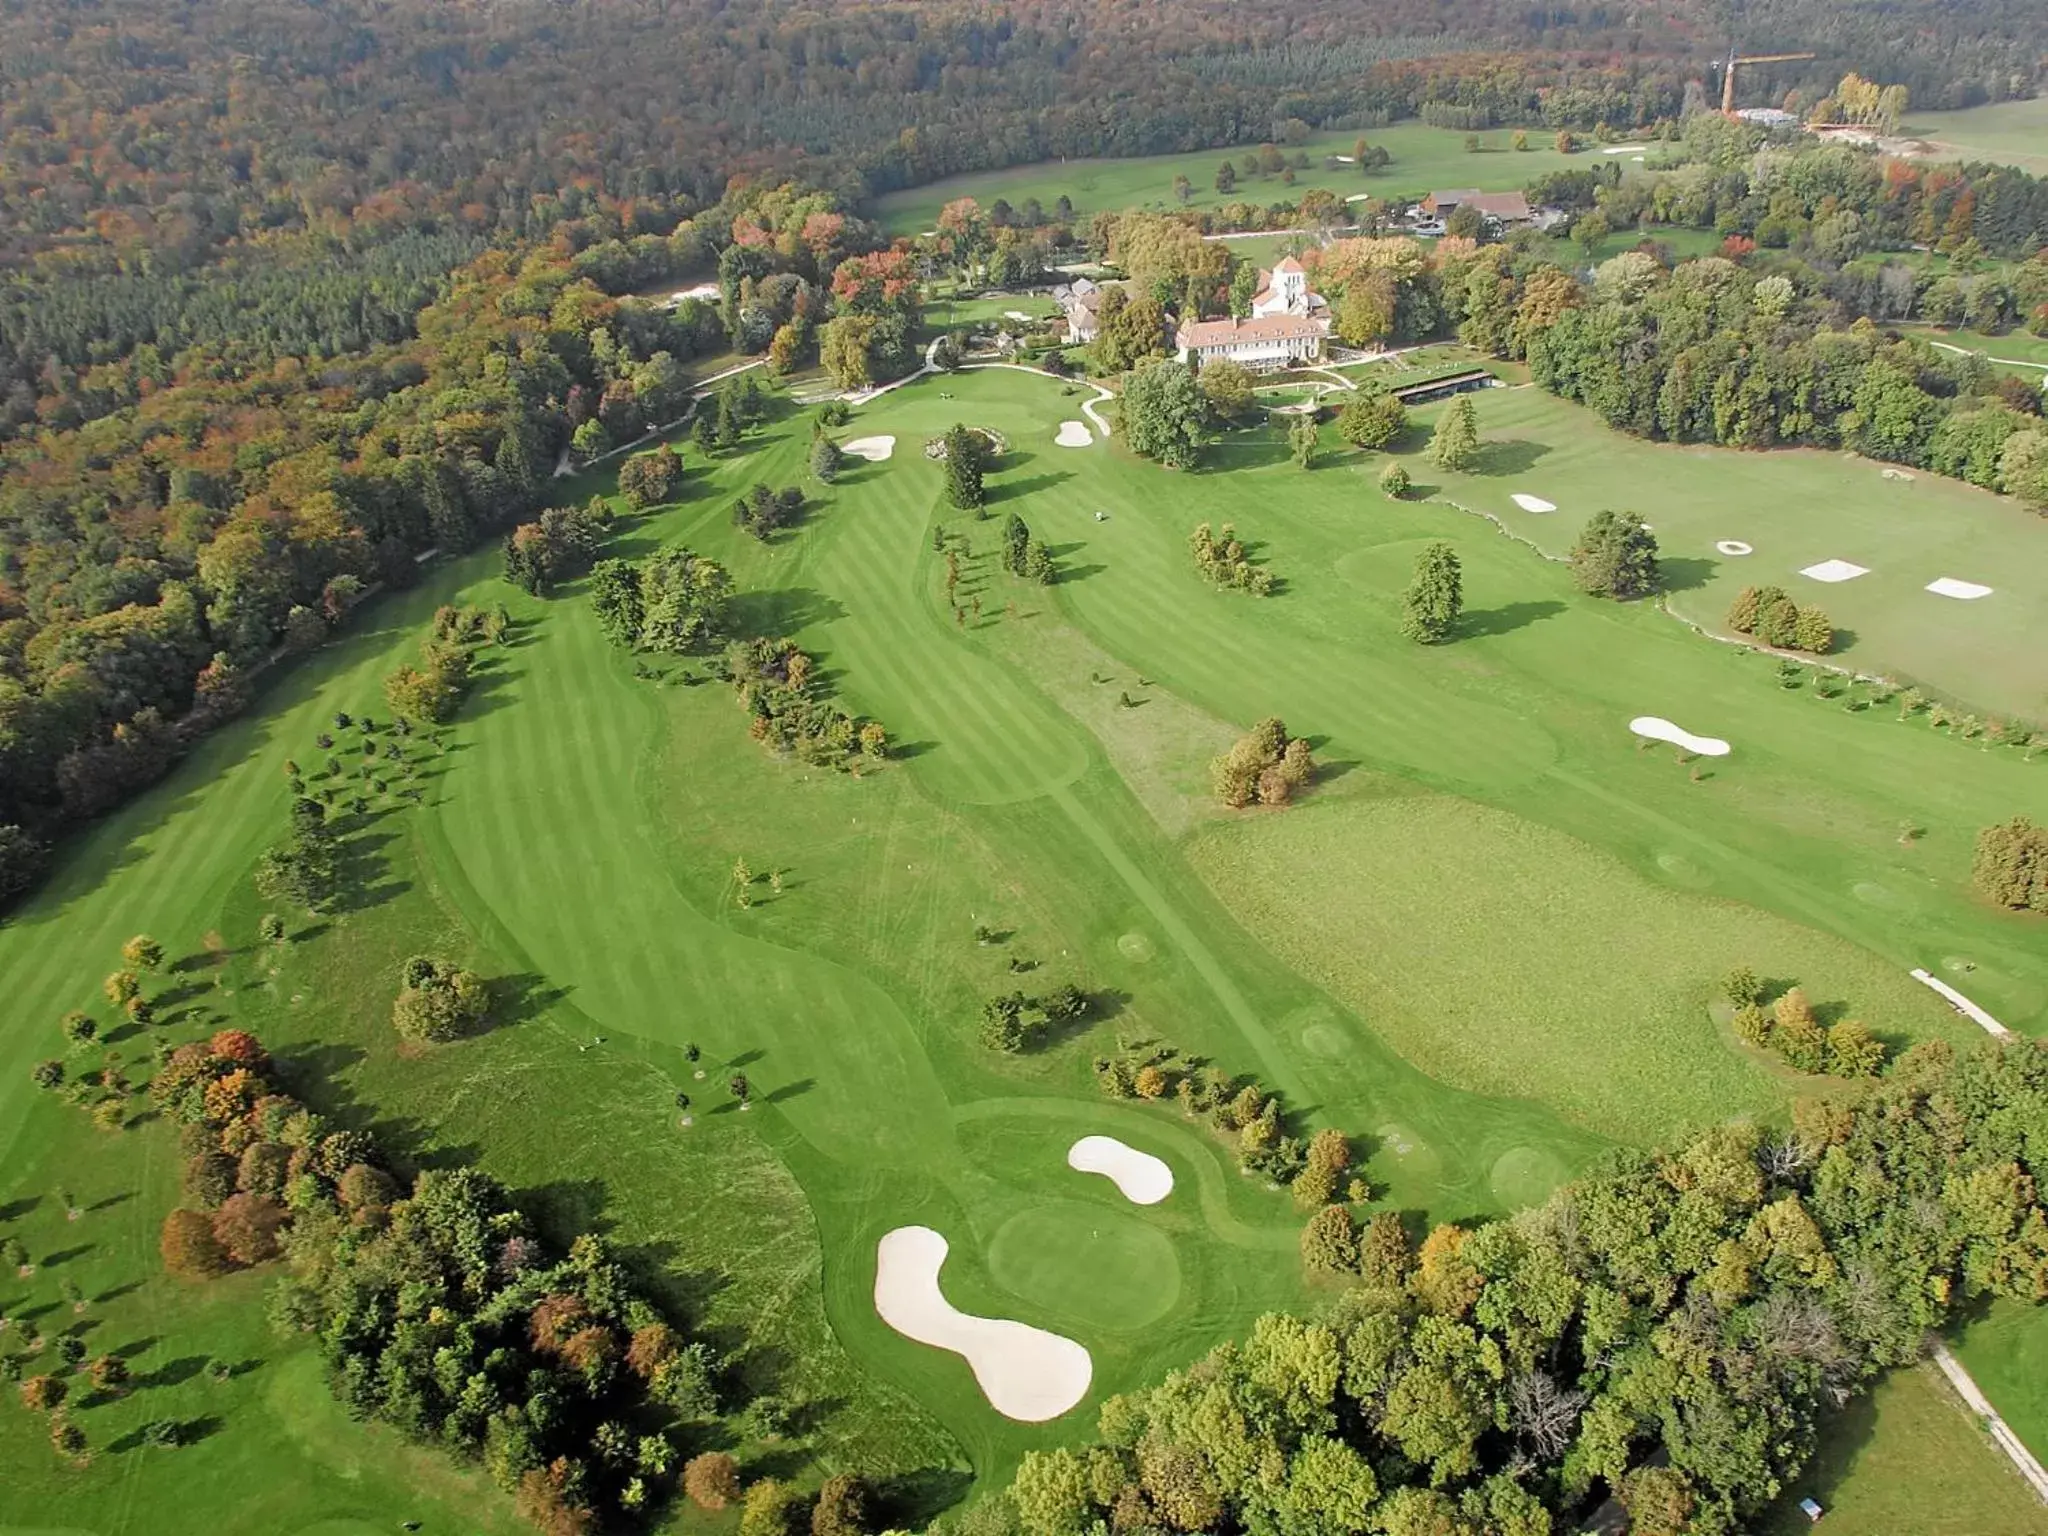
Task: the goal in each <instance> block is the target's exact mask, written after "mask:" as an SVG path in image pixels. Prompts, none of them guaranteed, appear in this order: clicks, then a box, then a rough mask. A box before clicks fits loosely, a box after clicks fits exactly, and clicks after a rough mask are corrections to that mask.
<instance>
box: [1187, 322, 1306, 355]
mask: <svg viewBox="0 0 2048 1536" xmlns="http://www.w3.org/2000/svg"><path fill="white" fill-rule="evenodd" d="M1325 334H1327V331H1326V329H1325V327H1324V325H1323V322H1322V321H1320V320H1317V319H1313V318H1311V317H1308V316H1304V315H1261V316H1260V317H1259V318H1258V319H1256V320H1197V321H1196V322H1194V324H1192V325H1183V326H1181V328H1180V331H1179V333H1178V340H1179V342H1180V344H1181V345H1182V346H1184V347H1215V346H1222V345H1224V344H1225V343H1227V342H1233V341H1297V340H1304V339H1306V338H1308V337H1311V336H1313V337H1316V338H1319V339H1320V338H1321V337H1322V336H1324V335H1325Z"/></svg>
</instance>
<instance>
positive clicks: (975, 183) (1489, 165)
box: [870, 122, 1599, 235]
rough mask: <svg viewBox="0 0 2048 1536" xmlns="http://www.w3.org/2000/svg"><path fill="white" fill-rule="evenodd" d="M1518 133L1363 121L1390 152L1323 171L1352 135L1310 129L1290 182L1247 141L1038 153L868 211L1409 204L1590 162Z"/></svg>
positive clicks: (914, 217) (921, 221)
mask: <svg viewBox="0 0 2048 1536" xmlns="http://www.w3.org/2000/svg"><path fill="white" fill-rule="evenodd" d="M1528 133H1529V146H1530V147H1529V148H1528V149H1526V150H1523V151H1520V152H1516V151H1514V150H1512V149H1510V148H1509V147H1508V146H1509V144H1510V143H1511V141H1512V134H1511V130H1508V129H1498V128H1497V129H1493V130H1491V131H1489V132H1486V133H1482V134H1479V135H1477V138H1478V140H1479V143H1480V146H1481V147H1480V149H1479V151H1478V152H1477V153H1473V152H1470V151H1468V150H1467V149H1466V148H1465V139H1466V135H1465V134H1463V133H1462V132H1459V131H1457V130H1456V129H1451V128H1432V127H1429V126H1428V125H1427V124H1425V123H1412V122H1411V123H1394V124H1391V125H1389V126H1388V127H1385V128H1368V129H1366V130H1365V132H1364V137H1365V139H1366V141H1367V142H1368V143H1370V144H1373V145H1375V146H1378V147H1380V148H1383V149H1385V150H1386V151H1387V152H1388V153H1389V154H1390V155H1392V156H1393V159H1392V161H1391V162H1390V163H1389V164H1387V165H1386V166H1384V167H1382V168H1380V169H1378V170H1375V171H1372V172H1370V173H1367V174H1361V173H1360V172H1359V170H1358V168H1357V167H1356V166H1355V165H1338V166H1336V167H1335V168H1334V169H1332V168H1330V167H1328V166H1326V164H1325V161H1326V159H1327V158H1328V157H1329V156H1331V155H1348V154H1350V153H1351V148H1352V145H1353V144H1354V143H1355V142H1356V141H1357V139H1358V138H1359V134H1357V133H1319V134H1314V135H1311V136H1310V138H1309V139H1308V141H1307V142H1306V143H1305V144H1302V145H1299V146H1296V145H1287V146H1283V152H1284V153H1286V154H1288V155H1292V154H1293V153H1294V151H1295V150H1296V149H1297V148H1300V149H1303V150H1306V151H1307V153H1308V156H1309V168H1308V169H1307V170H1304V171H1296V172H1295V178H1296V179H1295V184H1294V185H1292V186H1289V185H1288V184H1287V183H1285V182H1283V181H1282V180H1281V179H1280V176H1279V174H1278V173H1275V174H1273V175H1270V176H1259V175H1256V174H1254V172H1253V171H1252V169H1251V167H1252V165H1253V163H1254V160H1255V157H1256V156H1257V154H1258V148H1259V146H1258V145H1257V144H1234V145H1229V146H1226V147H1224V148H1221V149H1200V150H1194V151H1190V152H1188V153H1184V154H1175V155H1146V156H1138V157H1133V158H1128V159H1105V160H1067V161H1054V160H1047V161H1041V162H1039V163H1037V164H1034V165H1019V166H1012V167H1010V168H1009V169H1007V170H1001V171H977V172H972V173H970V174H967V175H963V176H951V177H948V178H946V179H945V180H944V181H935V182H931V183H929V184H928V185H925V186H922V187H909V188H905V189H904V190H903V191H900V192H888V193H884V194H883V195H882V196H881V197H878V198H876V199H875V200H874V203H873V205H872V208H871V210H870V212H871V214H872V216H873V217H874V218H875V219H877V220H878V221H879V222H880V223H881V225H882V227H883V229H884V230H885V231H887V232H888V233H889V234H892V235H916V234H920V233H922V232H923V231H925V230H927V229H931V228H933V227H934V226H935V225H936V223H937V222H938V217H939V210H940V209H941V208H943V207H944V206H945V205H946V204H947V203H949V202H951V201H953V200H954V199H955V198H960V197H972V198H974V199H975V200H976V201H978V202H979V203H980V204H981V205H982V206H983V207H984V208H986V207H988V206H989V205H990V204H991V203H993V202H994V201H995V200H996V199H997V198H999V197H1000V198H1005V199H1007V200H1008V201H1009V203H1010V205H1011V206H1012V207H1014V208H1019V209H1021V208H1022V207H1023V206H1024V200H1025V199H1026V198H1029V197H1035V198H1037V199H1038V200H1039V202H1040V203H1041V204H1042V205H1043V206H1044V208H1045V211H1046V215H1047V217H1051V216H1052V213H1053V205H1054V203H1055V202H1056V201H1057V200H1058V199H1059V198H1061V197H1062V196H1064V197H1067V198H1069V199H1071V200H1072V202H1073V205H1074V212H1075V213H1076V215H1085V214H1090V213H1100V212H1103V211H1104V210H1116V209H1125V208H1154V209H1166V208H1177V207H1183V206H1185V207H1189V208H1219V207H1222V206H1223V205H1224V204H1226V203H1234V202H1245V203H1254V204H1259V205H1265V204H1270V203H1288V204H1295V203H1299V202H1300V201H1301V198H1302V194H1303V193H1305V192H1307V191H1309V190H1310V189H1311V188H1313V187H1324V188H1327V189H1328V190H1330V191H1332V192H1334V193H1336V194H1337V195H1338V196H1339V197H1349V196H1351V195H1352V194H1353V193H1357V192H1367V193H1370V194H1371V195H1372V196H1374V197H1380V198H1387V199H1390V200H1391V199H1395V198H1406V199H1408V200H1410V201H1413V200H1415V199H1417V198H1420V197H1422V196H1423V195H1424V194H1426V193H1428V192H1431V191H1434V190H1436V189H1438V188H1448V187H1476V188H1478V189H1479V190H1480V191H1482V192H1510V191H1517V190H1519V189H1521V188H1523V187H1526V186H1527V185H1528V184H1529V183H1530V182H1532V181H1534V180H1535V179H1536V178H1537V177H1538V176H1541V175H1543V174H1545V173H1546V172H1549V171H1554V170H1558V169H1560V168H1562V167H1565V166H1577V165H1586V164H1590V163H1592V162H1593V161H1594V160H1596V159H1598V158H1599V157H1598V156H1597V155H1596V156H1590V157H1589V156H1588V155H1586V154H1577V155H1561V154H1559V153H1558V152H1557V148H1556V144H1555V140H1556V135H1555V134H1554V133H1546V132H1544V131H1543V130H1542V129H1538V128H1532V129H1530V130H1528ZM1225 160H1228V161H1230V162H1231V163H1232V164H1233V165H1234V166H1236V168H1237V172H1238V180H1237V187H1236V190H1235V191H1233V192H1232V193H1231V194H1230V195H1229V196H1227V197H1226V196H1223V195H1221V194H1219V193H1218V192H1217V191H1216V168H1217V167H1218V166H1219V165H1221V164H1222V163H1223V162H1224V161H1225ZM1176 176H1185V177H1187V178H1188V181H1189V182H1190V183H1191V185H1192V193H1191V195H1190V196H1189V198H1188V200H1187V202H1186V203H1185V204H1182V203H1180V202H1179V201H1178V200H1177V199H1176V198H1175V197H1174V194H1173V179H1174V177H1176Z"/></svg>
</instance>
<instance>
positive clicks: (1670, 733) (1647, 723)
mask: <svg viewBox="0 0 2048 1536" xmlns="http://www.w3.org/2000/svg"><path fill="white" fill-rule="evenodd" d="M1628 728H1629V729H1630V730H1632V731H1634V732H1635V733H1636V734H1637V735H1638V736H1647V737H1649V738H1650V740H1652V741H1668V742H1670V743H1671V744H1672V745H1673V746H1675V747H1683V748H1685V750H1686V751H1688V752H1697V753H1698V754H1699V755H1700V756H1701V757H1726V756H1727V755H1728V743H1727V742H1725V741H1723V740H1722V739H1721V738H1720V737H1718V736H1695V735H1693V733H1692V732H1691V731H1688V730H1685V729H1683V728H1681V727H1679V726H1676V725H1673V724H1672V723H1671V722H1670V721H1669V720H1666V719H1665V718H1664V717H1663V716H1662V715H1637V716H1636V717H1635V719H1633V720H1631V721H1629V723H1628Z"/></svg>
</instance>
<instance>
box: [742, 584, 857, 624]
mask: <svg viewBox="0 0 2048 1536" xmlns="http://www.w3.org/2000/svg"><path fill="white" fill-rule="evenodd" d="M728 611H729V613H730V614H731V625H730V627H731V632H732V633H733V634H736V635H771V636H774V635H792V634H795V633H796V632H797V631H798V630H800V629H805V628H807V627H809V626H810V625H813V624H830V623H831V622H832V621H833V620H835V619H843V618H845V617H846V608H845V605H844V604H842V603H841V602H840V601H839V600H838V599H837V598H833V597H827V596H826V595H825V594H824V593H822V592H820V591H818V590H817V589H816V588H813V587H778V588H774V589H770V590H764V591H757V592H741V593H738V594H736V595H735V596H734V597H733V599H732V603H731V606H730V608H729V610H728Z"/></svg>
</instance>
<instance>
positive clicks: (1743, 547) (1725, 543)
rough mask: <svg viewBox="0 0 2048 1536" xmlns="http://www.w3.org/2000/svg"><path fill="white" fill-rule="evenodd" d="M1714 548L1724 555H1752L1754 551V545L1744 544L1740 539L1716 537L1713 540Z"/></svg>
mask: <svg viewBox="0 0 2048 1536" xmlns="http://www.w3.org/2000/svg"><path fill="white" fill-rule="evenodd" d="M1714 548H1715V549H1716V550H1718V551H1720V553H1722V554H1724V555H1753V554H1755V553H1756V546H1755V545H1753V544H1745V543H1743V542H1742V540H1740V539H1716V540H1715V541H1714Z"/></svg>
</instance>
